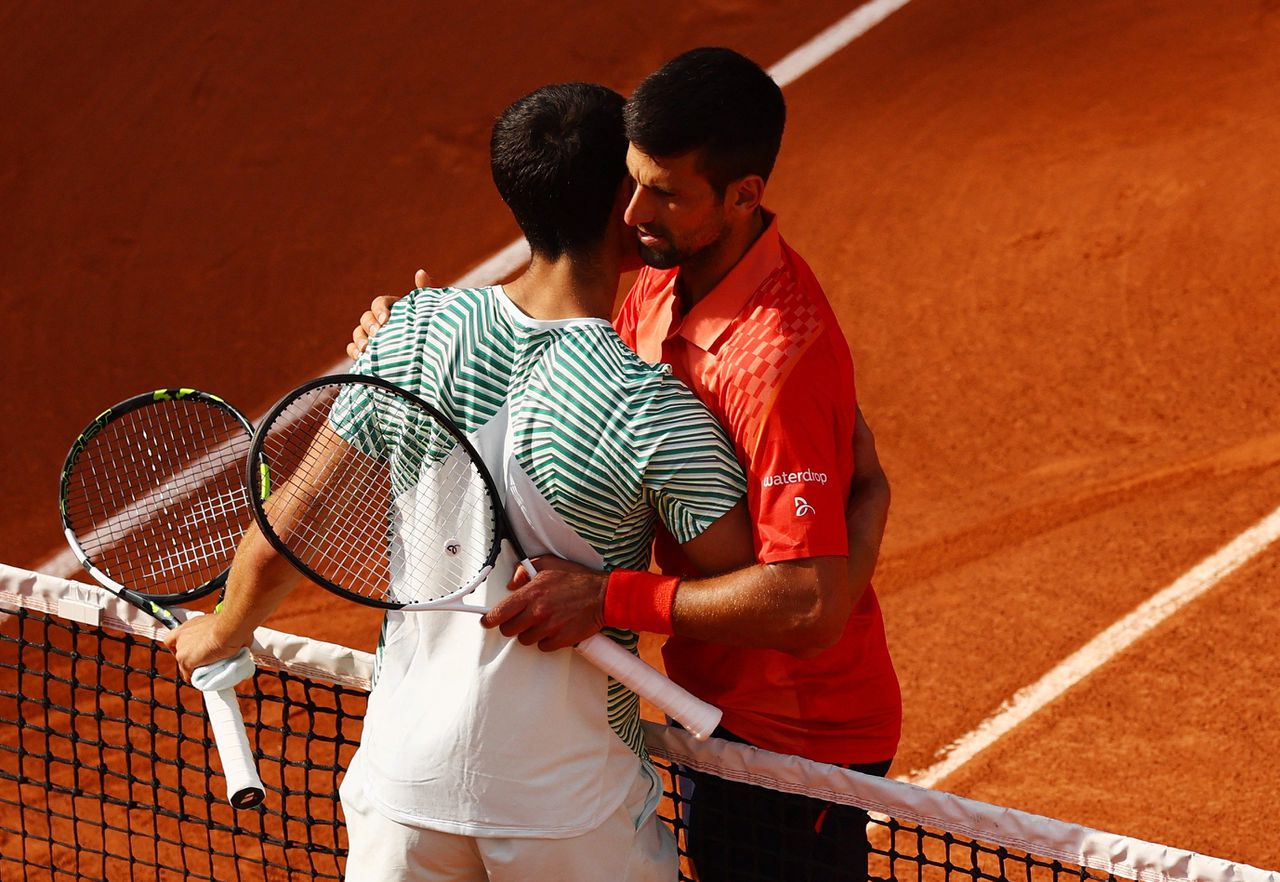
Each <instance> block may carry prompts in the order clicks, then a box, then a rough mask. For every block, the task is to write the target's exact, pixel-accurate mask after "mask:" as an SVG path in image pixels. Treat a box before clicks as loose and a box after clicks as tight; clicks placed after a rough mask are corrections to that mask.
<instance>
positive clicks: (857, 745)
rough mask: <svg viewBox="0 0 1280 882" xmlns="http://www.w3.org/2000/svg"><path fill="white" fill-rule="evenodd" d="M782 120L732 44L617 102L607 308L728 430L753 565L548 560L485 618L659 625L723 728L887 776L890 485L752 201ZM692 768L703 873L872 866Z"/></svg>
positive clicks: (894, 726) (756, 794)
mask: <svg viewBox="0 0 1280 882" xmlns="http://www.w3.org/2000/svg"><path fill="white" fill-rule="evenodd" d="M784 121H785V105H784V102H783V98H782V93H781V90H780V89H779V88H778V86H777V85H776V84H775V83H774V82H773V80H772V79H770V78H769V76H768V74H767V73H765V72H764V71H763V70H761V69H760V67H759V66H757V65H756V64H755V63H754V62H752V61H750V60H749V59H747V58H745V57H743V56H742V55H739V54H738V53H736V52H733V51H731V50H727V49H712V48H705V49H695V50H693V51H691V52H688V53H685V54H684V55H681V56H679V57H677V58H675V59H673V60H672V61H670V62H668V63H667V64H665V65H664V66H663V67H662V68H660V69H659V70H658V71H656V72H655V73H653V74H652V75H650V76H649V77H648V78H647V79H645V81H644V82H643V83H641V85H640V86H639V88H638V89H637V90H636V92H635V94H634V95H633V96H632V98H631V99H630V101H629V102H628V104H627V109H626V122H627V136H628V138H629V140H630V142H631V146H630V150H629V153H628V157H627V165H628V169H629V171H630V173H631V176H632V177H633V179H634V181H635V191H634V193H633V196H632V199H631V203H630V205H629V206H628V209H627V212H626V216H625V220H626V222H627V223H628V224H629V225H631V226H632V227H634V228H635V230H636V234H637V239H638V245H639V251H640V256H641V257H642V259H643V260H644V262H645V264H646V267H645V268H644V269H643V270H642V271H641V272H640V275H639V277H638V278H637V280H636V282H635V284H634V286H633V287H632V289H631V292H630V294H629V295H628V297H627V299H626V301H625V302H624V304H623V306H622V308H621V311H620V312H619V314H618V316H617V318H616V319H615V326H616V327H617V330H618V332H619V333H620V334H621V336H622V338H623V339H624V340H626V341H627V342H628V344H630V345H631V346H633V347H634V348H635V350H636V351H637V352H638V353H639V354H640V355H641V356H642V357H643V358H645V359H646V360H648V361H651V362H666V363H668V364H670V365H671V367H672V370H673V371H674V372H675V374H676V376H678V377H679V378H680V379H681V380H683V381H684V382H685V383H686V384H687V385H688V386H689V387H690V388H691V389H693V391H694V392H695V393H696V394H697V395H698V397H699V398H701V399H702V400H703V402H704V403H705V404H706V405H707V406H708V407H709V408H710V409H711V410H712V412H713V413H715V414H716V415H717V416H718V417H719V419H720V420H721V422H722V423H723V424H724V425H725V426H726V428H727V429H728V430H729V433H730V436H731V438H732V439H733V441H734V443H735V445H736V447H737V453H738V457H739V459H740V461H741V462H742V464H743V466H744V469H745V470H746V472H747V477H748V502H749V505H750V510H751V515H752V519H753V522H754V525H755V557H756V561H757V563H756V564H755V565H754V566H750V567H747V568H745V569H741V570H738V571H735V572H733V573H729V574H725V575H720V576H712V577H703V578H699V576H700V574H698V573H696V572H694V571H693V570H692V569H691V568H690V567H689V565H688V564H687V562H686V561H684V560H683V559H682V557H681V555H680V553H679V548H678V546H677V545H676V544H675V543H674V542H672V541H670V539H669V537H661V538H659V540H658V542H657V543H656V547H655V559H656V561H657V563H658V564H659V566H660V568H661V570H662V574H661V575H658V574H652V573H639V572H632V571H624V570H614V571H613V572H611V573H608V574H601V573H593V572H590V571H585V570H582V569H581V568H577V567H575V566H573V565H569V564H561V563H560V562H557V561H554V560H549V559H544V560H541V561H538V562H537V563H538V568H539V569H540V570H541V571H542V572H541V573H540V575H539V576H538V577H537V578H536V579H535V580H533V581H532V582H528V583H522V584H519V590H516V591H514V592H513V593H512V595H511V596H510V597H508V598H507V599H506V600H505V601H503V603H501V604H499V606H498V607H496V608H495V609H494V610H493V611H492V612H491V613H490V614H489V615H488V616H486V617H485V619H484V623H485V624H486V625H487V626H490V627H494V626H498V627H500V628H501V629H502V631H503V633H505V634H508V635H509V636H518V637H519V639H520V640H521V641H522V642H525V643H527V644H532V643H538V644H539V645H540V646H541V647H542V648H543V649H546V650H549V651H550V650H556V649H560V648H563V647H565V646H569V645H571V644H573V643H576V642H578V641H579V640H582V639H585V638H586V637H587V636H589V635H590V634H591V633H594V632H595V631H596V630H599V628H600V627H601V625H609V626H613V627H620V628H627V629H631V630H645V631H654V632H658V633H662V634H667V635H669V638H668V640H667V643H666V645H665V647H664V649H663V656H664V660H665V662H666V667H667V671H668V673H669V674H670V676H671V677H672V678H673V679H675V680H676V681H677V682H679V683H681V684H682V685H684V686H685V687H686V688H688V689H689V690H690V691H692V692H694V693H695V694H697V695H699V696H700V697H702V698H704V699H706V700H707V701H710V702H712V703H713V704H716V705H717V706H719V707H720V708H722V709H723V711H724V721H723V726H722V728H721V729H720V730H719V731H718V732H717V733H716V734H717V735H718V736H720V737H724V738H729V739H733V740H738V741H742V742H746V743H749V744H752V745H755V746H757V747H762V748H765V749H768V750H773V751H778V752H782V753H791V754H797V755H800V756H804V757H807V758H809V759H814V760H818V761H821V762H829V763H835V764H839V765H843V766H847V767H850V768H853V769H857V770H860V771H864V772H869V773H872V774H877V775H884V774H886V773H887V771H888V768H889V765H890V762H891V761H892V758H893V755H894V752H895V751H896V748H897V743H898V737H899V732H900V728H901V699H900V695H899V691H898V682H897V677H896V675H895V673H894V670H893V664H892V662H891V660H890V657H889V653H888V648H887V646H886V642H885V634H884V625H883V621H882V618H881V614H880V607H879V603H878V602H877V599H876V595H875V591H874V590H873V589H872V587H871V585H870V577H871V573H872V570H873V569H874V566H875V560H876V556H877V554H878V551H879V545H880V539H881V536H882V535H883V532H884V525H885V519H886V517H887V512H888V502H889V492H888V483H887V481H886V480H885V478H884V473H883V471H882V470H881V468H880V465H879V462H878V460H877V458H876V454H875V446H874V441H873V440H872V438H871V435H870V432H869V430H868V429H867V427H866V425H865V423H863V422H861V415H860V413H859V412H858V409H857V403H856V394H855V388H854V373H853V363H852V359H851V357H850V354H849V348H848V344H847V343H846V341H845V338H844V336H843V334H842V332H841V330H840V326H839V323H838V322H837V320H836V317H835V315H834V313H833V312H832V310H831V307H830V305H829V303H828V302H827V299H826V297H825V295H824V294H823V291H822V288H821V286H820V285H819V283H818V281H817V279H816V278H815V277H814V275H813V273H812V272H811V271H810V269H809V267H808V265H807V264H806V263H805V262H804V260H803V259H802V258H801V257H800V256H799V255H798V254H796V252H795V251H793V250H792V249H791V248H790V247H789V246H788V245H787V244H786V242H785V241H784V240H783V239H782V237H781V234H780V233H779V228H778V221H777V219H776V218H775V217H774V216H773V215H772V214H771V213H770V212H768V211H767V210H766V209H765V208H764V206H763V198H764V191H765V184H766V181H767V180H768V177H769V175H770V173H771V172H772V169H773V165H774V161H775V159H776V157H777V152H778V149H779V146H780V144H781V138H782V130H783V125H784ZM384 306H385V300H384V301H383V304H378V303H377V302H375V309H374V311H380V310H381V309H382V308H383V307H384ZM371 318H372V313H366V316H365V322H364V324H365V330H369V329H371V328H373V327H376V325H377V321H376V320H373V321H369V320H370V319H371ZM355 336H356V342H357V344H358V343H359V342H360V341H361V338H362V337H363V331H362V330H359V329H358V330H357V331H356V335H355ZM521 581H523V580H521ZM693 777H694V779H695V782H696V783H695V788H694V791H693V794H692V804H691V811H690V814H689V818H688V819H687V823H688V824H689V832H688V842H689V852H690V856H691V858H692V859H693V861H694V864H695V866H696V868H697V871H698V875H699V878H700V879H701V880H702V882H719V880H750V879H761V880H764V879H769V880H774V879H776V880H788V882H791V880H806V879H813V880H818V879H821V880H837V879H838V880H845V879H848V880H862V879H865V878H866V833H865V824H866V815H865V814H864V813H862V812H860V811H858V810H855V809H851V808H848V807H845V806H838V805H831V804H827V803H823V802H821V801H818V800H812V799H807V798H803V797H798V796H792V795H787V794H774V793H771V792H769V791H763V790H760V789H759V788H755V787H749V786H746V785H740V784H735V783H733V782H728V781H724V780H721V779H717V778H708V777H704V776H697V775H695V776H693Z"/></svg>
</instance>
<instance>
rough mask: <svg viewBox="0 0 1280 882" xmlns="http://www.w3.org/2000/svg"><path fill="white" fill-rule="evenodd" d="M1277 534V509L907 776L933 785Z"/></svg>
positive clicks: (1279, 521)
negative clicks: (935, 760)
mask: <svg viewBox="0 0 1280 882" xmlns="http://www.w3.org/2000/svg"><path fill="white" fill-rule="evenodd" d="M1277 538H1280V508H1277V509H1276V510H1275V511H1273V512H1271V514H1269V515H1267V516H1266V517H1264V518H1263V519H1262V520H1260V521H1258V523H1256V524H1254V525H1253V526H1252V527H1250V528H1249V529H1247V530H1245V531H1244V532H1243V533H1241V534H1240V535H1239V536H1237V537H1236V538H1235V539H1233V540H1231V541H1230V542H1229V543H1227V544H1226V545H1225V546H1223V547H1222V548H1220V549H1219V550H1218V551H1217V552H1215V553H1214V554H1212V555H1210V556H1209V557H1207V558H1205V559H1204V560H1202V561H1201V562H1200V563H1198V564H1196V565H1195V566H1194V567H1192V568H1191V569H1190V570H1188V571H1187V572H1186V573H1185V574H1184V575H1183V576H1182V577H1180V578H1179V579H1178V580H1177V581H1175V582H1174V583H1173V584H1171V585H1169V586H1168V587H1167V588H1165V589H1163V590H1162V591H1159V592H1158V593H1156V594H1154V595H1152V597H1151V598H1150V599H1148V600H1147V601H1146V602H1145V603H1143V604H1141V605H1140V606H1138V607H1137V608H1136V609H1134V610H1133V612H1131V613H1129V614H1128V615H1127V616H1125V617H1124V618H1122V619H1120V620H1119V621H1117V622H1116V623H1115V624H1113V625H1112V626H1111V627H1109V628H1107V629H1106V630H1105V631H1103V632H1102V633H1101V634H1099V635H1098V636H1097V637H1094V638H1093V639H1092V640H1090V641H1089V642H1088V643H1086V644H1085V645H1084V646H1083V647H1081V648H1080V649H1078V650H1077V651H1076V652H1074V653H1073V654H1072V655H1071V656H1069V657H1068V658H1067V659H1066V660H1064V661H1063V662H1061V663H1060V664H1059V665H1058V666H1057V667H1055V668H1054V669H1053V670H1051V671H1049V673H1047V674H1045V675H1044V676H1043V677H1041V678H1040V679H1039V680H1037V681H1036V682H1035V683H1032V684H1031V685H1030V686H1025V687H1023V688H1022V689H1020V690H1018V692H1017V693H1016V694H1014V696H1013V698H1011V699H1009V700H1008V701H1006V702H1005V703H1004V704H1003V705H1001V707H1000V710H998V711H997V712H996V713H995V714H993V715H992V716H990V717H988V718H987V719H985V720H983V721H982V722H981V723H979V724H978V726H977V727H976V728H974V729H973V730H972V731H971V732H969V733H968V734H967V735H965V736H963V737H961V738H959V739H958V740H956V741H953V742H952V743H951V744H949V745H948V746H947V747H945V748H943V750H942V751H940V753H941V755H942V759H941V760H939V761H938V762H936V763H934V764H933V765H932V766H930V767H929V768H927V769H925V770H924V771H920V772H912V773H911V774H910V775H908V776H907V777H906V779H905V780H907V781H910V782H911V783H912V784H918V785H920V786H921V787H934V786H936V785H937V784H938V782H940V781H942V779H944V778H946V777H947V776H948V775H950V774H951V773H952V772H954V771H956V770H957V769H959V768H960V767H961V766H963V765H964V764H965V763H967V762H969V760H971V759H973V758H974V757H975V756H977V755H978V754H979V753H981V752H982V751H983V750H986V749H987V748H988V747H990V746H991V745H992V744H993V743H995V741H997V740H998V739H1000V738H1002V737H1004V736H1005V735H1007V734H1008V733H1009V732H1010V730H1012V729H1013V728H1014V727H1015V726H1017V725H1018V724H1019V723H1021V722H1022V721H1024V720H1026V719H1027V718H1028V717H1030V716H1031V715H1032V714H1034V713H1036V711H1038V710H1040V709H1041V708H1043V707H1044V706H1045V705H1046V704H1048V703H1049V702H1051V701H1053V700H1054V699H1055V698H1057V697H1058V696H1060V695H1062V693H1064V692H1066V691H1067V690H1068V689H1070V688H1071V687H1072V686H1074V685H1075V684H1077V683H1079V682H1080V681H1081V680H1083V679H1084V678H1085V677H1087V676H1089V674H1091V673H1093V672H1094V671H1095V670H1097V669H1098V668H1099V667H1101V666H1102V665H1104V664H1106V663H1107V662H1108V661H1110V660H1111V659H1113V658H1115V657H1116V655H1118V654H1119V653H1121V652H1123V651H1124V650H1125V649H1127V648H1128V647H1129V646H1131V645H1132V644H1133V643H1134V642H1135V641H1137V640H1138V639H1139V638H1141V637H1142V636H1143V635H1145V634H1146V633H1148V632H1149V631H1150V630H1151V629H1152V628H1154V627H1156V626H1157V625H1159V624H1160V623H1161V622H1163V621H1164V620H1165V619H1167V618H1169V616H1171V615H1173V614H1174V613H1175V612H1177V611H1178V610H1179V609H1181V608H1182V607H1184V606H1186V605H1187V604H1188V603H1190V602H1191V601H1193V600H1195V599H1196V598H1197V597H1199V596H1200V595H1202V594H1204V593H1205V592H1206V591H1208V590H1209V589H1210V588H1212V587H1214V586H1215V585H1217V584H1218V583H1219V582H1221V581H1222V580H1223V579H1225V578H1227V576H1230V575H1231V574H1232V573H1234V572H1235V571H1236V570H1238V569H1240V567H1242V566H1244V565H1245V564H1246V563H1248V562H1249V561H1250V560H1252V559H1253V558H1254V557H1256V556H1257V555H1258V554H1259V553H1261V552H1262V551H1263V550H1264V549H1265V548H1267V546H1269V545H1271V543H1273V542H1275V541H1276V539H1277Z"/></svg>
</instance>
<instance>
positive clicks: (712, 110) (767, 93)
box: [625, 47, 787, 193]
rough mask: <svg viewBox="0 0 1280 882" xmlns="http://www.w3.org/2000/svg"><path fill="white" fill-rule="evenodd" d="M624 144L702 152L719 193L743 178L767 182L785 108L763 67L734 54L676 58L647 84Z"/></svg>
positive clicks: (630, 108)
mask: <svg viewBox="0 0 1280 882" xmlns="http://www.w3.org/2000/svg"><path fill="white" fill-rule="evenodd" d="M625 115H626V123H627V138H628V139H629V140H630V141H631V143H632V144H634V145H635V146H636V147H638V148H639V149H640V150H643V151H644V152H645V153H647V154H649V155H650V156H679V155H681V154H684V153H688V152H690V151H693V150H697V151H700V157H699V169H700V170H701V171H702V173H703V174H704V175H706V177H707V179H708V180H709V181H710V182H711V185H712V186H713V187H715V189H716V190H717V191H718V192H721V193H723V192H724V189H725V187H727V186H728V185H729V183H730V182H731V181H735V180H737V179H738V178H741V177H744V176H746V175H751V174H755V175H759V176H760V177H762V178H764V179H765V180H768V178H769V174H770V173H771V172H772V171H773V164H774V161H775V160H777V158H778V148H779V147H781V146H782V129H783V127H784V126H785V125H786V121H787V106H786V102H785V101H783V99H782V90H781V89H780V88H778V84H777V83H775V82H774V81H773V78H772V77H770V76H769V75H768V74H767V73H765V71H764V70H762V69H761V68H760V65H758V64H756V63H755V62H754V61H752V60H751V59H750V58H747V57H746V56H745V55H741V54H739V53H737V52H734V51H733V50H732V49H718V48H714V47H705V48H702V49H693V50H690V51H689V52H686V53H684V54H683V55H680V56H677V57H675V58H673V59H671V60H670V61H668V62H667V63H666V64H664V65H663V66H662V67H660V68H658V69H657V70H656V71H654V72H653V73H651V74H650V75H649V76H648V77H646V78H645V80H644V82H642V83H641V84H640V86H639V87H638V88H637V89H636V91H635V94H634V95H632V96H631V100H630V101H628V102H627V108H626V114H625Z"/></svg>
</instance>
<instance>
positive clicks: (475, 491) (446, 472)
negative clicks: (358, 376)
mask: <svg viewBox="0 0 1280 882" xmlns="http://www.w3.org/2000/svg"><path fill="white" fill-rule="evenodd" d="M259 434H260V436H261V440H260V443H261V450H262V455H263V457H264V458H265V459H266V462H267V463H268V465H269V467H270V471H271V474H272V476H273V483H274V484H275V485H276V488H277V489H275V490H273V493H272V495H271V497H270V498H269V499H268V500H267V501H266V502H265V503H264V505H263V511H264V513H265V515H266V519H267V521H268V524H269V526H270V527H271V529H272V531H273V532H274V533H275V534H276V536H277V537H278V538H279V539H280V540H281V542H282V543H283V544H284V545H285V547H286V548H288V549H289V551H290V552H291V553H292V554H293V555H294V556H295V557H296V558H297V559H298V562H300V563H301V564H302V565H303V566H304V567H305V568H306V569H308V570H310V571H311V572H313V573H315V574H317V575H318V576H320V577H321V579H322V580H324V581H327V582H329V583H330V584H331V585H334V586H336V587H338V588H340V589H342V590H343V591H345V592H346V593H349V594H352V595H355V596H357V597H358V598H360V599H365V600H370V601H374V602H378V603H384V604H389V605H399V604H406V603H421V602H428V601H431V600H438V599H441V598H444V597H448V596H450V595H453V594H456V593H458V592H459V590H461V589H464V588H468V587H471V585H472V584H473V583H474V581H475V580H476V578H477V577H478V576H479V574H480V573H481V572H482V571H483V569H484V567H486V566H487V565H488V564H489V563H490V562H491V561H490V556H491V550H492V549H493V548H494V547H495V545H496V542H495V530H496V513H495V512H494V510H493V506H492V503H491V501H490V498H489V494H488V490H487V486H486V484H485V480H484V478H483V476H482V474H481V473H480V472H479V471H478V470H477V468H476V466H475V463H474V462H473V461H472V459H471V457H470V456H469V454H468V453H467V450H466V448H465V447H463V446H461V445H459V444H458V442H457V440H456V439H455V438H454V436H453V435H452V434H451V433H450V432H449V431H448V430H447V429H446V428H445V427H444V426H443V425H442V424H440V423H439V422H438V421H437V420H436V419H435V417H434V416H433V415H432V414H430V413H429V412H428V411H426V410H425V409H423V408H421V407H419V406H418V405H417V404H416V403H414V402H413V401H412V400H410V399H407V398H404V397H401V396H400V395H398V394H397V393H396V392H394V391H391V390H388V389H385V388H383V387H381V386H374V385H365V384H343V385H337V384H329V385H322V386H319V387H313V388H311V389H307V390H304V391H302V392H300V393H298V394H297V396H296V397H295V398H294V399H293V400H291V401H290V402H289V403H288V404H286V405H285V406H284V407H283V408H282V409H281V410H280V411H279V412H278V414H277V416H276V417H275V419H274V420H273V422H272V423H271V424H270V425H267V426H264V427H263V429H262V430H260V433H259Z"/></svg>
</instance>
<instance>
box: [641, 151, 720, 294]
mask: <svg viewBox="0 0 1280 882" xmlns="http://www.w3.org/2000/svg"><path fill="white" fill-rule="evenodd" d="M697 166H698V155H697V153H696V152H694V153H686V154H684V155H682V156H675V157H671V156H664V157H661V158H658V157H653V156H649V155H648V154H647V153H644V152H643V151H641V150H639V149H637V148H636V146H635V145H634V144H633V145H632V146H631V147H630V148H629V149H628V150H627V171H628V172H630V173H631V177H632V179H633V180H634V181H635V192H634V193H632V195H631V202H630V203H629V204H628V205H627V210H626V212H625V214H624V215H623V219H624V220H625V221H626V222H627V224H628V225H629V226H632V227H634V228H635V232H636V237H637V239H638V240H639V245H640V257H641V259H643V260H644V262H645V263H647V264H648V265H649V266H652V267H656V268H657V269H669V268H671V267H673V266H678V265H679V264H681V263H684V262H685V261H687V260H689V259H690V258H692V257H696V256H697V255H698V254H699V253H701V252H703V251H706V250H707V249H709V248H713V247H714V246H715V245H717V244H718V243H719V242H720V241H721V240H722V239H723V238H724V237H725V236H726V235H727V233H728V230H729V217H728V214H727V211H726V208H725V198H724V196H723V195H717V194H716V191H715V188H713V187H712V186H711V182H710V181H708V180H707V179H706V178H705V177H703V175H702V173H701V172H700V171H699V170H698V167H697Z"/></svg>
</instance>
